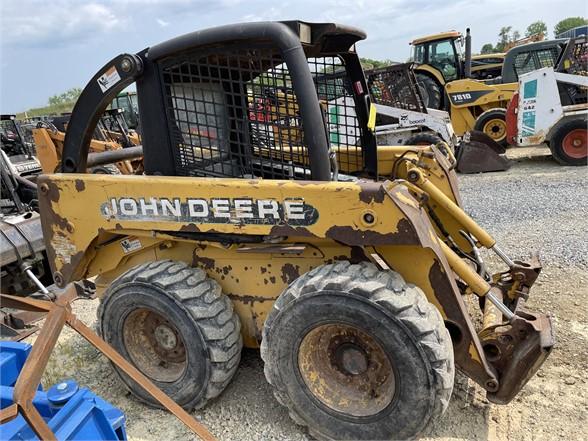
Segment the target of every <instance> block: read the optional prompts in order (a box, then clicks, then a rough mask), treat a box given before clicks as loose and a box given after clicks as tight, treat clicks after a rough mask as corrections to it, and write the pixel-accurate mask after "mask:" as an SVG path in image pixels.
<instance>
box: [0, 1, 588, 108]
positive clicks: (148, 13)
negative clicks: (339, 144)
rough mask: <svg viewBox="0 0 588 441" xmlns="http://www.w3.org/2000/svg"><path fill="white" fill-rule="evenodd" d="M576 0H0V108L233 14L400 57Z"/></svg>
mask: <svg viewBox="0 0 588 441" xmlns="http://www.w3.org/2000/svg"><path fill="white" fill-rule="evenodd" d="M586 5H587V2H586V1H585V0H518V1H516V0H458V1H451V0H445V1H439V0H297V1H287V0H281V1H280V0H273V1H268V0H264V1H261V0H110V1H109V0H104V1H87V2H83V1H75V0H50V1H47V0H42V1H34V0H0V63H1V67H0V86H1V88H0V112H1V113H13V112H19V111H23V110H25V109H27V108H30V107H33V106H42V105H45V104H46V103H47V98H48V97H49V96H51V95H55V94H58V93H61V92H64V91H65V90H67V89H69V88H71V87H76V86H78V87H83V86H84V85H85V84H86V82H87V81H88V80H89V79H90V78H91V77H92V76H93V75H94V73H95V72H96V71H97V70H98V69H99V68H100V67H101V66H103V65H104V64H105V63H106V62H107V61H108V60H110V59H111V58H113V57H114V56H115V55H118V54H119V53H121V52H128V51H132V52H137V51H139V50H141V49H143V48H145V47H148V46H150V45H152V44H155V43H159V42H161V41H164V40H167V39H169V38H171V37H174V36H177V35H180V34H183V33H186V32H190V31H193V30H197V29H203V28H207V27H210V26H216V25H221V24H228V23H234V22H243V21H259V20H284V19H302V20H306V21H316V22H339V23H343V24H349V25H353V26H355V27H359V28H361V29H363V30H365V31H366V32H367V35H368V38H367V40H365V41H363V42H361V43H359V44H358V52H359V54H360V56H362V57H369V58H377V59H387V58H388V59H392V60H398V61H405V60H406V59H407V57H408V55H409V46H408V42H409V41H410V40H412V39H413V38H415V37H418V36H422V35H426V34H430V33H435V32H440V31H445V30H449V29H456V30H460V31H462V32H463V31H464V30H465V28H466V27H468V26H469V27H471V29H472V36H473V49H474V51H479V49H480V47H481V46H482V44H484V43H487V42H492V43H495V42H496V40H497V38H498V37H497V34H498V31H499V29H500V27H501V26H506V25H512V26H513V28H515V29H518V30H519V31H520V32H521V34H524V31H525V29H526V27H527V25H528V24H529V23H531V22H533V21H535V20H543V21H545V22H546V23H547V26H548V28H549V33H550V37H552V36H553V33H552V32H553V26H554V25H555V24H556V23H557V22H558V21H559V20H561V19H562V18H565V17H569V16H588V11H587V6H586Z"/></svg>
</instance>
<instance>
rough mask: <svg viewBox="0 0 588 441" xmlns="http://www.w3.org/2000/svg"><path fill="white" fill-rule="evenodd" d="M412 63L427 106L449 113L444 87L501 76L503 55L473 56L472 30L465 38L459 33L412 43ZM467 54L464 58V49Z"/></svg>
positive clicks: (424, 38) (430, 36)
mask: <svg viewBox="0 0 588 441" xmlns="http://www.w3.org/2000/svg"><path fill="white" fill-rule="evenodd" d="M410 45H411V46H412V47H413V51H412V57H411V58H412V61H413V62H414V63H416V67H415V74H416V77H417V81H418V83H419V85H420V86H421V89H422V95H423V99H424V100H425V105H426V106H427V107H428V108H431V109H447V108H448V104H449V103H448V102H447V100H446V98H445V97H444V94H443V89H444V87H445V84H447V83H449V82H450V81H454V80H459V79H463V78H473V79H482V80H483V79H488V78H493V77H496V76H498V75H500V73H501V70H502V63H503V61H504V54H503V53H496V54H481V55H474V56H472V51H471V35H470V30H469V28H468V29H467V30H466V35H465V38H464V36H463V35H462V34H461V32H458V31H447V32H440V33H438V34H432V35H427V36H426V37H421V38H417V39H415V40H413V41H411V42H410ZM464 45H465V53H463V54H462V50H461V48H462V46H464Z"/></svg>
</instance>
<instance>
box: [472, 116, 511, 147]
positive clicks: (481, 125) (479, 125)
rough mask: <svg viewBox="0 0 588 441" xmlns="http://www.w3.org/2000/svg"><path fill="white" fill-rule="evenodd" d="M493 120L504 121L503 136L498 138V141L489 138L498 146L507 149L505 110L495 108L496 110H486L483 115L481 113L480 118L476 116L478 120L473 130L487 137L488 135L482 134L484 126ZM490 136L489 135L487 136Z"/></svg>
mask: <svg viewBox="0 0 588 441" xmlns="http://www.w3.org/2000/svg"><path fill="white" fill-rule="evenodd" d="M493 119H501V120H502V121H504V129H505V130H504V136H502V137H500V138H499V139H494V137H492V136H491V138H492V139H493V140H494V141H496V142H497V143H498V144H500V145H501V146H502V147H507V146H508V141H507V138H506V109H502V108H496V109H490V110H486V111H485V112H484V113H482V114H481V115H480V116H478V118H477V119H476V122H475V123H474V130H477V131H479V132H482V133H484V134H486V135H488V133H486V132H484V126H485V125H486V124H487V123H488V122H489V121H491V120H493ZM488 136H490V135H488Z"/></svg>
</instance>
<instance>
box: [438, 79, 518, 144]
mask: <svg viewBox="0 0 588 441" xmlns="http://www.w3.org/2000/svg"><path fill="white" fill-rule="evenodd" d="M518 87H519V85H518V83H507V84H486V83H484V82H482V81H476V80H469V79H466V80H457V81H452V82H451V83H448V84H447V85H446V86H445V91H446V93H447V94H448V96H449V102H450V105H451V108H450V113H451V124H452V125H453V129H454V130H455V133H456V134H457V135H458V136H463V135H464V133H466V132H467V131H470V130H473V129H474V125H475V122H476V118H477V117H478V116H479V115H481V114H482V113H483V112H484V111H486V110H490V109H494V108H506V106H507V104H508V101H509V100H510V99H511V98H512V96H513V94H514V93H515V92H516V91H517V90H518Z"/></svg>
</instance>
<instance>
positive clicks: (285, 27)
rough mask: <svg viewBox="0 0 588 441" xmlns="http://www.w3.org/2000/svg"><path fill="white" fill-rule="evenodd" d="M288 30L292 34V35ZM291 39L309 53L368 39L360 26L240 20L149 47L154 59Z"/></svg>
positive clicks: (351, 45) (349, 46)
mask: <svg viewBox="0 0 588 441" xmlns="http://www.w3.org/2000/svg"><path fill="white" fill-rule="evenodd" d="M286 33H290V35H289V37H288V36H286V35H285V34H286ZM282 37H283V38H285V39H286V40H289V41H290V42H292V40H291V38H293V39H295V40H299V41H300V43H302V46H303V49H304V51H305V52H306V53H307V55H308V54H312V55H314V54H318V53H325V52H348V51H349V52H354V44H355V43H356V42H358V41H359V40H363V39H365V38H366V34H365V32H363V31H362V30H360V29H357V28H354V27H351V26H345V25H340V24H336V23H309V22H304V21H299V20H292V21H282V22H257V23H240V24H232V25H226V26H218V27H214V28H208V29H203V30H200V31H195V32H191V33H188V34H184V35H181V36H179V37H176V38H172V39H171V40H167V41H165V42H163V43H159V44H157V45H155V46H152V47H150V48H149V49H148V54H149V57H150V58H152V59H158V58H163V57H166V56H170V55H173V54H176V53H178V52H182V51H184V50H187V49H195V48H199V47H215V46H218V45H223V44H230V43H233V42H237V41H264V40H267V39H269V38H282Z"/></svg>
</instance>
